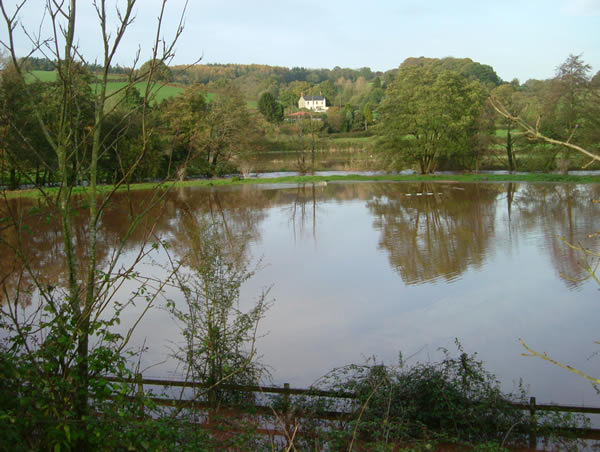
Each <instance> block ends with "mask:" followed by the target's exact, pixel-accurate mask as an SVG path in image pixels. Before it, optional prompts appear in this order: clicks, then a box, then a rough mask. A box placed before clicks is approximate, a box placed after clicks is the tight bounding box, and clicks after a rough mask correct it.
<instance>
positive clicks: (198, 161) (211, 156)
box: [163, 81, 259, 178]
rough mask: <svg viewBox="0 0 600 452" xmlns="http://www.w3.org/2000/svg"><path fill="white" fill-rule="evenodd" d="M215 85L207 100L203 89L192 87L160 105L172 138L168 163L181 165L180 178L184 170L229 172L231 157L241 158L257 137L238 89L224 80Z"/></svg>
mask: <svg viewBox="0 0 600 452" xmlns="http://www.w3.org/2000/svg"><path fill="white" fill-rule="evenodd" d="M214 89H215V90H216V96H215V97H214V99H212V100H211V101H210V102H207V101H206V98H205V96H204V93H203V89H201V88H199V87H192V88H190V89H188V90H186V91H185V92H184V93H182V94H181V95H179V96H177V97H176V98H175V99H172V100H170V101H169V102H167V103H166V104H165V106H164V108H163V119H164V124H165V125H167V128H166V129H165V130H166V132H167V133H169V134H170V135H171V139H172V141H171V143H172V144H171V147H172V149H171V151H170V152H171V158H170V167H178V168H180V171H179V173H178V177H179V178H183V177H184V176H185V172H186V171H187V170H189V171H192V172H195V173H196V174H202V175H205V176H214V175H219V174H224V173H227V172H231V171H232V170H233V167H232V165H233V163H234V161H235V160H239V159H241V158H244V157H245V154H246V153H247V152H248V149H251V148H253V146H252V145H251V144H254V143H255V142H256V141H257V137H258V134H259V131H258V129H257V127H256V121H255V119H254V117H253V116H252V115H251V114H250V112H249V111H248V108H247V105H246V100H245V99H244V98H243V96H242V94H241V92H240V91H239V89H237V87H236V86H235V85H234V84H233V83H230V82H227V81H223V82H222V83H220V84H218V85H217V86H215V87H214ZM171 173H172V171H170V174H169V176H172V174H171Z"/></svg>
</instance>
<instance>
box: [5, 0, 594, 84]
mask: <svg viewBox="0 0 600 452" xmlns="http://www.w3.org/2000/svg"><path fill="white" fill-rule="evenodd" d="M9 1H10V0H9ZM5 3H7V4H8V5H12V4H14V3H15V1H14V0H13V1H12V2H10V3H9V2H5ZM91 3H92V1H91V0H85V1H80V2H79V5H78V14H79V22H78V42H79V45H80V48H81V50H82V52H83V54H84V56H86V57H87V58H88V59H89V60H93V59H95V58H99V56H100V54H101V49H100V42H99V39H98V37H99V33H98V29H99V28H98V24H97V21H95V20H94V17H93V9H92V8H91V7H90V5H91ZM109 3H111V1H109ZM160 3H161V2H160V0H138V6H137V9H136V14H137V16H136V19H135V23H134V24H133V26H132V27H131V29H130V32H129V34H128V35H127V39H126V41H125V42H124V43H123V45H122V47H121V52H120V53H119V54H118V58H117V61H118V62H119V63H120V64H121V65H127V66H128V65H130V64H131V61H132V59H133V56H134V55H135V51H136V49H137V48H138V46H140V48H141V51H142V56H141V58H142V61H144V59H147V58H148V57H149V55H150V48H151V47H152V44H151V41H152V30H153V28H154V27H155V24H156V17H157V16H158V12H159V7H160ZM44 4H45V0H30V5H29V7H28V9H24V10H23V12H22V14H21V16H20V17H21V19H22V22H23V23H24V24H25V25H26V26H27V27H28V28H30V29H31V27H35V28H36V29H37V27H39V20H40V18H41V13H42V10H43V5H44ZM183 4H184V1H183V0H170V1H169V3H168V5H169V11H168V12H167V21H166V23H165V32H166V33H165V37H169V36H170V35H172V33H173V32H174V30H175V28H176V23H177V21H178V19H179V17H178V12H179V11H180V10H181V8H182V6H183ZM0 38H1V39H2V40H5V39H6V30H5V27H3V28H2V30H1V31H0ZM18 46H19V52H20V53H21V54H24V53H25V52H26V51H27V50H28V49H29V47H28V46H27V42H26V39H25V38H24V37H23V36H22V35H20V37H19V39H18ZM176 50H177V54H176V57H175V59H174V60H173V63H174V64H186V63H190V62H192V61H194V60H195V59H197V58H199V57H203V62H204V63H241V64H249V63H259V64H268V65H278V66H287V67H293V66H303V67H307V68H329V69H331V68H333V67H335V66H341V67H351V68H359V67H362V66H368V67H370V68H371V69H373V70H380V71H386V70H388V69H393V68H396V67H398V66H399V65H400V63H402V61H403V60H404V59H405V58H407V57H411V56H414V57H418V56H426V57H445V56H453V57H458V58H463V57H469V58H471V59H473V60H474V61H478V62H480V63H483V64H489V65H491V66H492V67H493V68H494V69H495V70H496V72H497V73H498V75H499V76H500V77H501V78H502V79H504V80H507V81H510V80H512V79H513V78H515V77H517V78H518V79H519V80H520V81H521V82H525V81H526V80H527V79H530V78H537V79H545V78H550V77H552V76H553V75H554V73H555V70H556V67H557V66H558V65H559V64H560V63H561V62H563V61H564V60H565V59H566V57H567V56H568V55H569V54H570V53H573V54H583V59H584V61H585V62H586V63H588V64H590V65H591V66H592V68H593V73H596V72H597V71H598V70H600V0H502V1H497V0H494V1H491V0H454V1H447V0H421V1H417V0H396V1H388V0H385V1H380V0H373V1H354V0H346V1H341V0H319V1H317V0H302V1H298V0H296V1H288V0H254V1H250V0H221V1H204V0H190V2H189V4H188V10H187V13H186V20H185V31H184V34H183V36H182V37H181V39H180V41H179V42H178V44H177V49H176Z"/></svg>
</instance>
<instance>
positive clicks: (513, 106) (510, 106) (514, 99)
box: [492, 84, 523, 172]
mask: <svg viewBox="0 0 600 452" xmlns="http://www.w3.org/2000/svg"><path fill="white" fill-rule="evenodd" d="M492 96H494V97H495V98H497V99H499V100H500V101H501V102H502V104H503V105H504V106H505V107H506V108H507V110H508V111H510V112H511V114H512V115H513V116H517V115H518V114H519V113H520V112H521V110H522V109H523V106H522V104H521V102H519V98H518V92H517V91H516V89H515V87H514V85H512V84H504V85H500V86H499V87H497V88H495V89H494V90H493V91H492ZM504 126H505V127H506V157H507V162H508V171H510V172H513V171H514V170H515V169H516V163H515V159H514V149H513V146H514V135H513V133H514V129H515V126H516V123H515V121H514V120H513V119H511V118H506V117H505V118H504Z"/></svg>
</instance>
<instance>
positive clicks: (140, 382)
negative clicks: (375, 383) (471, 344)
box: [107, 374, 600, 445]
mask: <svg viewBox="0 0 600 452" xmlns="http://www.w3.org/2000/svg"><path fill="white" fill-rule="evenodd" d="M107 380H109V381H113V382H122V383H130V384H134V385H137V391H138V393H140V394H143V393H144V386H162V387H181V388H205V389H207V390H209V389H211V388H212V387H211V386H210V385H207V384H204V383H197V382H190V381H179V380H163V379H156V378H143V377H142V375H140V374H137V375H136V377H135V378H134V379H128V380H125V379H122V378H116V377H107ZM218 387H219V389H224V390H229V391H239V392H254V393H261V394H279V395H283V406H282V408H283V410H284V414H287V413H286V412H285V411H287V410H288V409H289V407H290V396H292V395H306V396H316V397H330V398H343V399H356V396H355V395H354V394H353V393H351V392H343V391H326V390H320V389H305V388H291V387H290V385H289V383H284V385H283V387H280V386H259V385H255V386H254V385H234V384H219V386H218ZM151 400H153V401H154V402H155V403H156V404H158V405H163V406H172V407H197V408H210V403H209V402H204V401H193V400H186V399H167V398H161V397H152V398H151ZM511 405H512V406H513V407H514V408H517V409H521V410H523V411H529V414H530V419H531V421H530V444H531V445H535V443H536V441H537V432H538V424H537V417H536V416H537V414H538V413H540V412H542V413H543V412H548V411H554V412H560V413H582V414H600V407H590V406H575V405H557V404H537V402H536V398H535V397H530V399H529V403H528V404H527V403H511ZM252 409H253V410H255V412H257V413H261V414H267V415H269V414H273V409H272V408H271V407H268V406H261V405H254V406H252ZM350 416H351V413H347V412H341V411H324V412H320V413H319V418H320V419H324V420H339V419H348V418H349V417H350ZM561 430H562V431H565V432H567V433H569V434H572V435H574V436H576V437H577V438H581V439H600V429H596V428H563V429H561Z"/></svg>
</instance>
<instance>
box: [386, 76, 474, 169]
mask: <svg viewBox="0 0 600 452" xmlns="http://www.w3.org/2000/svg"><path fill="white" fill-rule="evenodd" d="M483 101H484V90H483V89H482V87H481V85H480V83H479V82H477V81H468V80H466V79H465V78H464V77H462V76H460V75H459V74H458V73H456V72H450V71H442V72H439V71H435V70H434V69H433V67H432V66H431V65H412V66H406V67H401V68H400V70H399V71H398V74H397V76H396V78H395V80H394V81H393V82H392V83H391V84H390V86H389V87H388V89H387V96H386V99H385V100H384V102H383V103H382V104H381V106H380V108H379V110H378V111H379V113H380V118H381V120H380V124H381V126H380V127H379V133H380V134H381V135H382V141H381V143H382V145H383V146H384V149H385V150H386V151H387V153H386V154H387V157H388V158H389V162H390V164H391V165H392V166H394V167H397V168H398V167H401V166H402V165H406V164H408V165H413V164H416V165H417V166H418V168H419V170H420V172H421V173H422V174H426V173H431V172H433V171H435V169H436V167H437V166H438V164H439V162H440V161H441V160H442V159H443V160H445V161H447V162H450V163H452V161H453V159H456V156H457V155H460V154H464V153H468V152H470V144H469V141H470V139H471V137H472V136H473V135H474V134H475V133H477V129H476V126H475V124H476V119H477V116H478V115H479V112H480V110H481V107H482V105H483Z"/></svg>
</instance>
